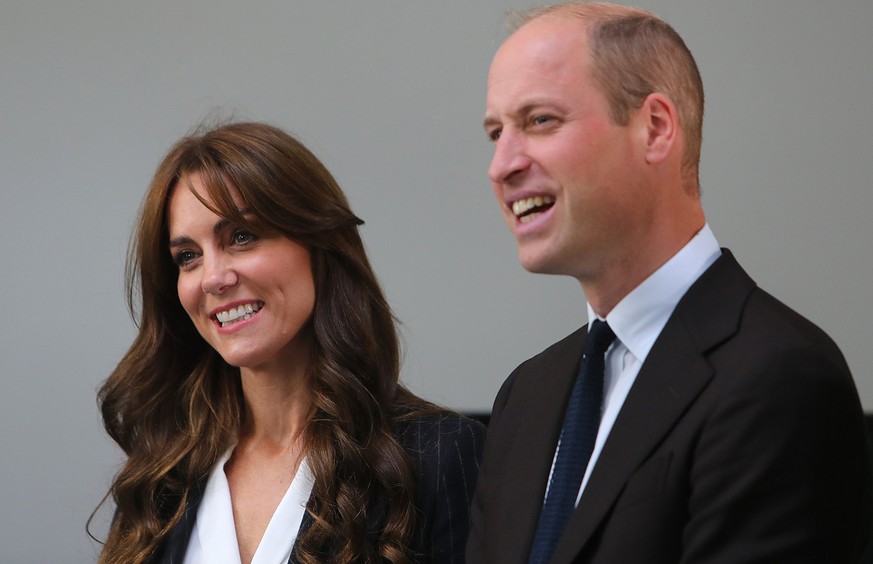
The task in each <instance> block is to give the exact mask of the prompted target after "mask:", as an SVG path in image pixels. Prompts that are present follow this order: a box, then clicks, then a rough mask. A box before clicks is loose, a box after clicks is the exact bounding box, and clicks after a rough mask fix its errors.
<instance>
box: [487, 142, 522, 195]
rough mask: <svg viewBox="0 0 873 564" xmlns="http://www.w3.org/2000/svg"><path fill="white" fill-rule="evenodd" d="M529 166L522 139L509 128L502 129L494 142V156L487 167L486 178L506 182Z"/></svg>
mask: <svg viewBox="0 0 873 564" xmlns="http://www.w3.org/2000/svg"><path fill="white" fill-rule="evenodd" d="M529 166H530V157H529V156H528V155H527V152H526V150H525V144H524V139H523V137H522V136H521V135H519V134H517V133H516V132H514V131H513V130H511V129H504V130H503V131H502V132H501V134H500V137H499V138H498V139H497V141H495V142H494V156H493V157H492V158H491V166H489V167H488V178H489V179H490V180H491V182H492V183H494V184H506V183H507V182H511V181H512V179H513V178H515V177H518V176H519V173H522V172H524V171H525V170H527V168H528V167H529Z"/></svg>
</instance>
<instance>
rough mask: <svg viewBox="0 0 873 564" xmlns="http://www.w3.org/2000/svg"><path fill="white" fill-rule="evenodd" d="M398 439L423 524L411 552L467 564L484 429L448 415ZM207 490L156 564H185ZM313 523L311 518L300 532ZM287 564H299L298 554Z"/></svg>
mask: <svg viewBox="0 0 873 564" xmlns="http://www.w3.org/2000/svg"><path fill="white" fill-rule="evenodd" d="M397 436H398V439H399V440H400V444H401V445H402V446H403V448H404V450H406V452H407V454H408V455H409V458H410V460H411V461H412V465H413V470H414V471H415V473H416V477H417V490H418V491H417V492H416V499H417V502H416V506H417V508H418V511H419V516H418V517H419V520H420V521H419V529H418V531H417V532H416V535H415V538H414V540H413V545H412V546H411V547H410V548H411V549H412V550H413V551H414V553H415V561H416V562H419V563H422V564H424V563H433V564H463V563H464V548H465V545H466V542H467V534H468V532H469V528H470V513H469V512H470V501H471V499H472V497H473V490H474V489H475V487H476V477H477V475H478V473H479V462H480V460H481V458H482V447H483V444H484V442H485V427H484V426H483V425H482V424H481V423H479V422H477V421H473V420H471V419H468V418H466V417H463V416H460V415H454V414H448V413H446V414H438V415H430V416H426V417H422V418H418V419H413V420H411V421H408V422H403V423H401V424H400V425H398V428H397ZM204 485H205V484H201V486H200V487H198V488H197V489H196V491H195V492H192V495H191V496H190V501H189V503H188V507H187V508H186V510H185V514H184V516H183V518H182V520H181V521H180V522H179V523H178V525H176V526H175V527H174V528H173V530H172V531H170V534H169V535H168V536H167V540H166V542H165V543H164V546H163V547H162V548H161V550H160V551H159V554H158V555H156V556H155V558H153V559H152V562H153V564H182V562H183V561H184V558H185V552H186V550H187V549H188V539H189V538H190V537H191V532H192V531H193V528H194V521H195V519H196V517H197V507H198V506H199V504H200V499H201V496H202V488H203V486H204ZM381 515H382V511H381V509H380V508H378V507H377V508H376V509H375V510H374V511H372V512H371V514H370V516H369V519H370V522H371V523H372V524H373V530H378V529H379V527H380V525H379V524H380V522H381ZM311 523H312V520H311V518H310V516H309V514H308V513H307V514H306V515H305V516H304V518H303V523H302V524H301V525H300V531H304V530H305V529H306V528H307V527H309V525H310V524H311ZM288 562H289V564H295V563H296V562H297V559H296V557H295V554H294V553H293V552H292V554H291V558H290V560H289V561H288Z"/></svg>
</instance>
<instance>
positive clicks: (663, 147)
mask: <svg viewBox="0 0 873 564" xmlns="http://www.w3.org/2000/svg"><path fill="white" fill-rule="evenodd" d="M637 116H638V118H639V119H641V120H642V126H643V127H644V128H645V131H646V147H645V155H646V162H647V163H649V164H657V163H660V162H663V161H664V160H665V159H666V158H667V157H668V156H669V155H670V154H671V152H672V151H673V148H674V147H678V146H679V142H678V137H679V114H678V112H677V111H676V106H674V105H673V102H671V101H670V99H669V98H667V97H666V96H665V95H663V94H661V93H660V92H652V93H651V94H649V95H648V96H646V99H645V100H643V105H642V107H641V108H640V109H639V110H638V114H637Z"/></svg>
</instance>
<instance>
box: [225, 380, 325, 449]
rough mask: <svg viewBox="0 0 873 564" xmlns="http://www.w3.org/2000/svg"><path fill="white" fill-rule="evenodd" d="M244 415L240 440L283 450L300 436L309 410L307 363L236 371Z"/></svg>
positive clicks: (309, 394) (310, 400)
mask: <svg viewBox="0 0 873 564" xmlns="http://www.w3.org/2000/svg"><path fill="white" fill-rule="evenodd" d="M240 377H241V380H242V391H243V398H244V401H245V414H244V417H243V421H242V427H241V429H240V437H239V440H240V443H243V442H246V443H248V444H250V445H255V444H257V445H260V446H261V447H264V448H275V449H279V450H285V449H287V448H289V447H291V446H292V445H293V444H294V443H295V442H296V441H297V439H298V437H299V436H300V433H301V432H302V430H303V427H304V426H305V425H306V422H307V421H308V420H309V418H310V416H311V412H312V403H313V400H312V387H311V385H310V381H309V374H308V363H306V366H301V365H295V366H291V367H285V369H284V370H281V371H280V370H250V369H246V368H243V369H241V370H240Z"/></svg>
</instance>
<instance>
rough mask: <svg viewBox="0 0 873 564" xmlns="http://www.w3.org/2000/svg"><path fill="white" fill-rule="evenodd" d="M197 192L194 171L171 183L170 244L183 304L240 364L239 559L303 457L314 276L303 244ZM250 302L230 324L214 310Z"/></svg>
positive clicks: (247, 558)
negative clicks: (219, 210)
mask: <svg viewBox="0 0 873 564" xmlns="http://www.w3.org/2000/svg"><path fill="white" fill-rule="evenodd" d="M188 188H190V189H188ZM192 190H193V192H192ZM194 192H197V193H198V194H200V195H204V194H206V192H205V190H204V189H203V184H202V181H201V179H200V176H199V175H198V174H192V175H190V176H187V177H183V178H182V179H180V181H179V182H178V184H177V186H176V187H175V188H174V190H173V191H172V194H171V196H170V200H169V207H168V225H169V237H170V249H169V251H170V253H171V255H172V256H173V259H174V261H176V264H178V265H179V278H178V283H177V289H178V294H179V301H180V302H181V304H182V307H183V308H184V309H185V311H186V312H187V313H188V315H189V316H190V318H191V321H192V322H193V323H194V325H195V327H197V330H198V331H199V332H200V335H201V336H202V337H203V338H204V339H205V340H206V341H207V342H208V343H209V344H210V345H211V346H212V347H213V348H214V349H215V350H216V351H217V352H218V353H219V354H221V356H222V358H224V360H225V361H226V362H228V363H229V364H231V365H234V366H238V367H239V368H240V375H241V380H242V389H243V396H244V400H245V406H246V409H245V420H244V421H243V422H242V425H241V429H240V436H239V442H238V443H237V445H236V447H235V449H234V452H233V455H232V457H231V459H230V461H229V462H228V463H227V464H226V465H225V468H224V470H225V474H226V475H227V478H228V483H229V485H230V491H231V499H232V504H233V513H234V521H235V524H236V533H237V542H238V544H239V548H240V558H241V561H242V562H245V563H248V562H251V560H252V557H253V556H254V554H255V551H256V550H257V547H258V545H259V544H260V541H261V537H262V536H263V533H264V531H265V530H266V528H267V525H268V524H269V521H270V518H271V517H272V515H273V513H274V512H275V510H276V507H278V505H279V502H280V501H281V499H282V497H283V496H284V495H285V492H286V491H287V489H288V486H289V485H290V482H291V480H292V479H293V477H294V474H295V473H296V471H297V467H298V465H299V462H300V459H301V457H302V451H301V445H300V435H301V430H302V429H303V426H304V425H305V423H306V421H307V420H308V418H309V414H310V412H311V409H312V399H311V394H310V389H309V385H308V381H307V368H308V366H309V351H310V346H311V337H310V334H309V329H308V323H309V320H310V318H311V316H312V310H313V307H314V304H315V285H314V281H313V277H312V270H311V263H310V255H309V251H308V249H307V248H306V247H304V246H302V245H300V244H298V243H296V242H294V241H292V240H290V239H288V238H285V237H265V238H259V237H257V236H256V235H254V234H252V233H250V232H248V231H245V230H243V229H241V228H239V227H237V226H235V225H233V224H232V223H230V222H228V221H227V220H226V219H225V218H223V217H221V216H218V215H216V214H215V213H213V212H212V211H210V210H209V209H208V208H207V207H206V206H205V205H203V203H201V202H200V200H198V198H197V196H195V194H194ZM207 201H209V200H208V199H207ZM246 303H257V304H259V305H261V309H260V310H259V311H258V312H257V313H256V314H254V315H253V317H252V318H251V319H249V320H245V321H240V322H238V323H234V324H231V325H228V326H226V327H221V325H220V324H219V323H218V321H217V320H216V319H215V313H216V312H217V311H220V310H226V309H227V308H228V307H230V306H238V305H240V304H246Z"/></svg>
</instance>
